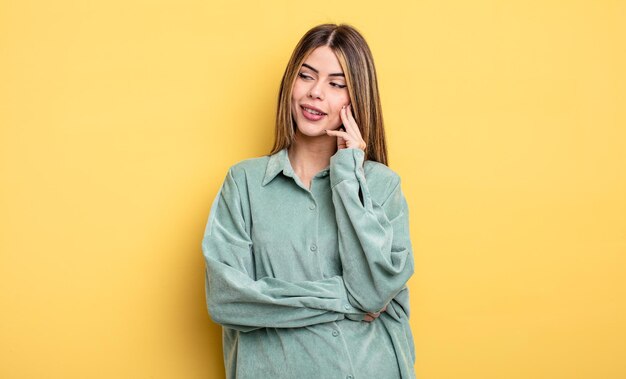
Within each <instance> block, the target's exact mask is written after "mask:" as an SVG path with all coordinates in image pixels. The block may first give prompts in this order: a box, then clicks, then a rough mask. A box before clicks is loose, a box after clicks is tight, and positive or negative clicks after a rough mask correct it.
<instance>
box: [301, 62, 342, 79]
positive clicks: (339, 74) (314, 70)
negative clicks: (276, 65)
mask: <svg viewBox="0 0 626 379" xmlns="http://www.w3.org/2000/svg"><path fill="white" fill-rule="evenodd" d="M302 65H303V66H304V67H307V68H309V69H311V70H313V72H315V73H316V74H319V71H317V70H316V69H314V68H313V67H311V66H309V65H308V64H306V63H302ZM328 76H343V77H344V78H345V77H346V76H345V75H344V74H343V73H342V72H336V73H334V74H328Z"/></svg>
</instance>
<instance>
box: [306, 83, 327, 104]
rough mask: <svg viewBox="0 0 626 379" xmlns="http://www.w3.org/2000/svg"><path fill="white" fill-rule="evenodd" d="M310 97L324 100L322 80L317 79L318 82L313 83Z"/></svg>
mask: <svg viewBox="0 0 626 379" xmlns="http://www.w3.org/2000/svg"><path fill="white" fill-rule="evenodd" d="M309 97H312V98H316V97H317V98H319V99H320V100H322V99H323V98H324V97H323V93H322V87H321V82H320V81H317V82H316V83H314V84H313V85H311V89H309Z"/></svg>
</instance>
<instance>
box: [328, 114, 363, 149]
mask: <svg viewBox="0 0 626 379" xmlns="http://www.w3.org/2000/svg"><path fill="white" fill-rule="evenodd" d="M339 116H340V117H341V121H342V122H343V127H344V129H345V131H341V130H329V129H327V130H326V134H328V135H329V136H337V149H361V150H365V146H367V145H366V143H365V141H364V140H363V137H361V131H360V130H359V126H358V125H357V124H356V121H355V120H354V117H352V105H351V104H348V105H347V106H345V105H344V106H343V107H342V108H341V110H340V111H339Z"/></svg>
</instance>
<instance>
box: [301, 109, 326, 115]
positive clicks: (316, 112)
mask: <svg viewBox="0 0 626 379" xmlns="http://www.w3.org/2000/svg"><path fill="white" fill-rule="evenodd" d="M304 110H305V111H307V112H309V113H312V114H316V115H323V114H324V113H321V112H318V111H314V110H313V109H309V108H304Z"/></svg>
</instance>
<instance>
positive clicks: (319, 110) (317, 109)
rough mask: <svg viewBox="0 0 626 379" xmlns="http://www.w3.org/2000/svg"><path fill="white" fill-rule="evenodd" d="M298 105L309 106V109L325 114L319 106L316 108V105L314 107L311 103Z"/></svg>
mask: <svg viewBox="0 0 626 379" xmlns="http://www.w3.org/2000/svg"><path fill="white" fill-rule="evenodd" d="M300 107H301V108H309V109H313V110H314V111H317V112H320V113H323V114H324V116H325V115H326V113H325V112H324V111H323V110H321V109H319V108H316V107H314V106H312V105H309V104H302V105H300Z"/></svg>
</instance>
